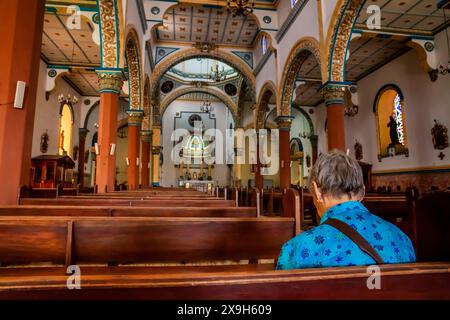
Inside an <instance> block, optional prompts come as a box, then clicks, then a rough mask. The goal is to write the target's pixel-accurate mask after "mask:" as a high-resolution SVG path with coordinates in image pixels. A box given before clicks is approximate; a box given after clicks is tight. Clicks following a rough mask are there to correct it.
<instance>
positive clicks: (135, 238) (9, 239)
mask: <svg viewBox="0 0 450 320" xmlns="http://www.w3.org/2000/svg"><path fill="white" fill-rule="evenodd" d="M294 224H295V222H294V219H292V218H270V219H264V218H259V219H258V218H139V217H133V218H123V217H71V218H67V217H0V262H1V263H6V264H21V263H33V262H51V263H55V264H62V263H65V264H66V265H71V264H78V263H94V264H98V263H100V264H101V263H103V264H105V263H161V262H182V261H184V262H195V261H209V260H246V259H250V260H254V259H273V258H276V257H277V256H278V254H279V251H280V248H281V246H282V245H283V243H285V242H286V241H287V240H289V239H291V238H292V237H293V236H294V232H295V231H294V229H295V227H294ZM269 235H270V236H269Z"/></svg>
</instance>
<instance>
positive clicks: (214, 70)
mask: <svg viewBox="0 0 450 320" xmlns="http://www.w3.org/2000/svg"><path fill="white" fill-rule="evenodd" d="M209 79H211V80H213V81H215V82H221V81H225V80H227V73H226V72H225V67H224V66H222V70H219V62H218V61H216V63H215V65H213V66H211V73H210V74H209Z"/></svg>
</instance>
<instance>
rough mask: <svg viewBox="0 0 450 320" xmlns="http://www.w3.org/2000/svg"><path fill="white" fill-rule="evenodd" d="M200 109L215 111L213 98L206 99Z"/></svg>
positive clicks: (202, 110) (207, 111) (209, 111)
mask: <svg viewBox="0 0 450 320" xmlns="http://www.w3.org/2000/svg"><path fill="white" fill-rule="evenodd" d="M200 111H201V112H205V113H211V112H213V111H214V107H213V105H212V102H211V100H209V99H205V100H203V102H202V105H201V106H200Z"/></svg>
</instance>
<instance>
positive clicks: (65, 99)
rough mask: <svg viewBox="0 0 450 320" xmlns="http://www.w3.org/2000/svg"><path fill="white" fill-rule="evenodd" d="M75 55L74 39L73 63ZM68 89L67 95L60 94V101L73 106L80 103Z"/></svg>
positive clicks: (73, 45)
mask: <svg viewBox="0 0 450 320" xmlns="http://www.w3.org/2000/svg"><path fill="white" fill-rule="evenodd" d="M74 55H75V40H74V42H73V44H72V59H71V62H72V64H73V57H74ZM67 91H68V92H67V95H64V94H63V93H61V94H60V95H59V96H58V102H59V103H60V104H68V105H71V106H74V105H76V104H77V103H78V98H77V97H76V96H73V97H71V96H70V92H69V89H67Z"/></svg>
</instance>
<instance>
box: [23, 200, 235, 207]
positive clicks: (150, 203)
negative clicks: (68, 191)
mask: <svg viewBox="0 0 450 320" xmlns="http://www.w3.org/2000/svg"><path fill="white" fill-rule="evenodd" d="M20 204H21V205H55V206H61V205H62V206H77V205H78V206H112V207H114V206H121V207H124V206H125V207H126V206H128V207H234V206H235V205H236V203H235V202H234V201H232V200H222V199H214V200H208V199H207V200H200V199H197V200H196V199H180V200H173V199H170V198H169V199H155V200H145V199H144V200H127V199H101V198H100V199H77V198H73V199H71V198H69V199H65V198H58V199H34V198H24V199H21V200H20Z"/></svg>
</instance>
